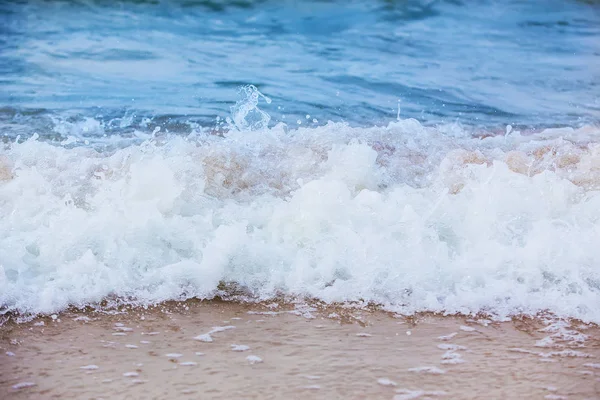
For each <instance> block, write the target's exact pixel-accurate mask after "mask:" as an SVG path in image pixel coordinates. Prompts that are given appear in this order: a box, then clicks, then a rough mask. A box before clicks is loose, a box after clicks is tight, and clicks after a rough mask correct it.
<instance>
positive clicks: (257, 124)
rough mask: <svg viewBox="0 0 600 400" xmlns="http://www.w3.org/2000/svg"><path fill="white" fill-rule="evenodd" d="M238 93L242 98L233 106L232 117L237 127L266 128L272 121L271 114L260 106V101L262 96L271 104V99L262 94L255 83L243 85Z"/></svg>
mask: <svg viewBox="0 0 600 400" xmlns="http://www.w3.org/2000/svg"><path fill="white" fill-rule="evenodd" d="M238 93H239V94H240V95H241V97H242V98H241V99H240V100H238V101H237V102H236V103H235V105H234V106H232V107H231V117H232V119H233V124H234V126H235V128H237V129H238V130H240V131H258V130H262V129H266V128H267V127H268V126H269V121H271V116H270V115H269V114H268V113H266V112H265V111H263V110H261V109H260V108H258V101H259V100H260V98H261V97H262V98H263V99H264V100H265V102H266V103H267V104H271V99H270V98H269V97H267V96H265V95H264V94H262V93H261V92H260V91H259V90H258V89H257V88H256V86H254V85H246V86H242V87H240V89H239V90H238Z"/></svg>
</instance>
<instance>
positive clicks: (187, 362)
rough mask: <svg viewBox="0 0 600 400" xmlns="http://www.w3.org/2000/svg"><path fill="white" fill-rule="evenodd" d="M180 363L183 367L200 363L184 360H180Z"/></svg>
mask: <svg viewBox="0 0 600 400" xmlns="http://www.w3.org/2000/svg"><path fill="white" fill-rule="evenodd" d="M179 365H181V366H183V367H193V366H195V365H198V363H197V362H194V361H184V362H180V363H179Z"/></svg>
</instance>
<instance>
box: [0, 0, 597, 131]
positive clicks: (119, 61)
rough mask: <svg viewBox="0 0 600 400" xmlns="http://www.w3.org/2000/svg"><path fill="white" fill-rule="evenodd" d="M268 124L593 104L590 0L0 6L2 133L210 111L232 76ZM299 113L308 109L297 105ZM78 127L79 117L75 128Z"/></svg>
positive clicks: (134, 122) (563, 109)
mask: <svg viewBox="0 0 600 400" xmlns="http://www.w3.org/2000/svg"><path fill="white" fill-rule="evenodd" d="M247 84H253V85H255V86H256V87H258V89H259V90H260V91H261V92H262V93H263V94H265V95H266V96H268V97H270V98H271V99H272V103H271V104H268V105H267V104H266V103H265V104H263V105H262V106H261V108H262V109H263V110H264V111H265V112H267V113H268V114H269V115H270V116H271V117H272V118H271V126H272V125H274V124H276V123H277V122H284V123H286V124H288V125H290V126H296V125H298V121H300V122H301V123H302V124H304V126H306V125H307V124H308V125H309V126H315V125H322V124H324V123H326V122H327V121H329V120H331V121H336V122H339V121H345V122H348V123H350V124H353V125H359V126H371V125H374V124H386V123H388V122H389V121H392V120H395V119H396V117H397V114H398V109H400V116H401V117H402V118H416V119H418V120H419V121H421V122H422V123H425V124H440V123H453V122H459V123H461V124H464V125H467V126H477V127H488V128H489V127H500V126H501V127H503V126H504V125H507V124H511V125H513V126H522V127H549V126H574V127H576V126H579V125H584V124H589V123H597V122H598V120H599V119H600V3H598V2H595V1H564V0H561V1H556V0H550V1H482V0H479V1H469V2H463V1H425V0H420V1H414V0H406V1H393V0H387V1H384V0H379V1H352V0H351V1H314V0H307V1H289V0H286V1H270V0H266V1H245V0H237V1H183V0H182V1H158V0H157V1H121V2H114V1H100V0H89V1H83V0H82V1H29V2H28V1H23V2H11V3H6V2H2V4H1V5H0V122H1V123H2V131H3V134H4V135H5V136H11V137H14V136H15V135H17V134H21V135H26V136H27V135H30V134H32V133H33V131H35V132H37V133H39V134H40V135H41V136H42V137H45V136H47V135H48V136H49V137H55V136H56V135H57V134H58V133H59V132H60V131H61V130H60V129H59V128H57V127H56V125H57V124H60V121H63V120H67V121H74V120H78V119H82V118H86V117H89V118H94V119H96V120H97V121H99V122H100V123H102V124H104V127H105V128H106V129H104V130H103V132H105V133H106V132H108V134H110V135H119V134H126V133H127V132H128V131H131V129H132V128H134V129H141V130H144V129H142V128H144V125H143V123H142V121H143V120H144V119H145V118H146V119H148V118H149V119H151V120H152V121H153V122H154V125H153V126H152V129H153V128H154V126H155V125H159V126H162V127H163V129H169V130H170V131H171V132H188V131H189V130H190V128H189V126H190V124H192V125H193V124H200V125H202V126H216V125H217V122H216V119H217V117H219V118H225V117H227V116H229V115H230V107H231V106H232V105H233V104H234V103H235V101H236V100H238V99H239V97H238V94H237V93H236V91H237V89H238V88H239V87H240V86H242V85H247ZM307 115H309V116H310V117H309V118H307V117H306V116H307ZM82 135H83V136H85V132H84V133H82Z"/></svg>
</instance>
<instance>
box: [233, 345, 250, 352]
mask: <svg viewBox="0 0 600 400" xmlns="http://www.w3.org/2000/svg"><path fill="white" fill-rule="evenodd" d="M231 350H232V351H247V350H250V347H249V346H246V345H244V344H232V345H231Z"/></svg>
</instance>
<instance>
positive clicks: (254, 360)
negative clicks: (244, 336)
mask: <svg viewBox="0 0 600 400" xmlns="http://www.w3.org/2000/svg"><path fill="white" fill-rule="evenodd" d="M246 360H248V362H249V363H250V364H258V363H261V362H263V360H262V358H260V357H258V356H254V355H250V356H248V357H246Z"/></svg>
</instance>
